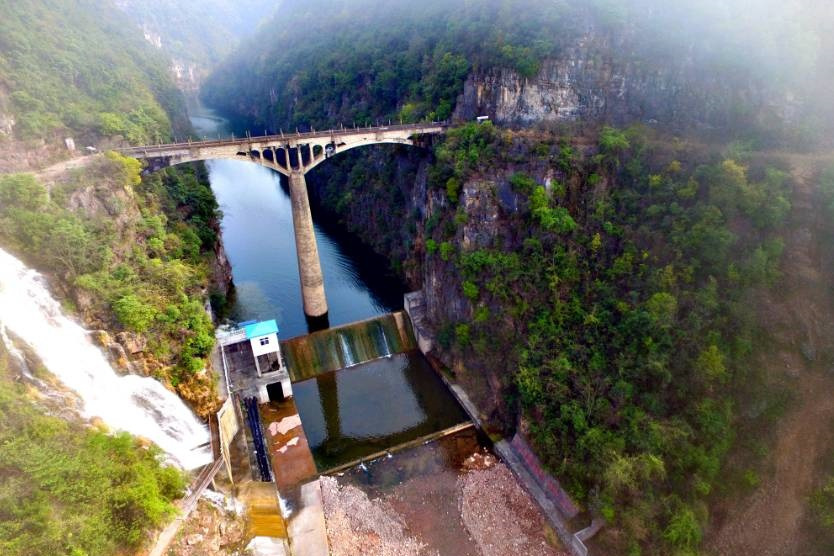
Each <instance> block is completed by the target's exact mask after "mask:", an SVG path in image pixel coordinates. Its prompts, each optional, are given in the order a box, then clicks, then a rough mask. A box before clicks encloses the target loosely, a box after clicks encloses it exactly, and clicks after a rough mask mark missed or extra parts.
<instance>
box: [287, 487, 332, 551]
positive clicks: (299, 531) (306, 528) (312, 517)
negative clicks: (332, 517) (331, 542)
mask: <svg viewBox="0 0 834 556" xmlns="http://www.w3.org/2000/svg"><path fill="white" fill-rule="evenodd" d="M289 536H290V548H291V549H292V554H293V556H327V555H328V554H329V553H330V550H329V546H328V543H327V524H326V523H325V520H324V502H323V500H322V496H321V484H320V483H319V480H318V479H315V480H312V481H310V482H308V483H304V484H303V485H301V486H300V487H298V491H297V497H296V508H295V511H294V512H293V514H292V515H291V516H290V518H289Z"/></svg>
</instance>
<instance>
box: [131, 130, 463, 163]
mask: <svg viewBox="0 0 834 556" xmlns="http://www.w3.org/2000/svg"><path fill="white" fill-rule="evenodd" d="M448 126H449V124H448V122H431V123H425V124H394V125H387V126H372V127H342V128H338V129H329V130H326V131H307V132H303V133H281V134H277V135H261V136H257V137H252V136H247V137H234V138H232V139H213V140H208V141H185V142H179V143H162V144H158V145H141V146H138V147H125V148H122V149H118V151H119V152H120V153H122V154H126V155H143V154H145V153H148V152H157V153H159V152H160V151H162V152H164V151H168V150H173V149H182V148H200V147H229V146H233V145H247V144H249V143H270V142H282V141H290V142H298V141H304V140H312V139H323V138H328V137H333V138H336V137H346V136H351V135H357V134H366V133H383V132H391V131H394V132H396V131H413V134H415V135H416V134H419V133H421V132H423V131H426V130H433V129H437V128H446V127H448Z"/></svg>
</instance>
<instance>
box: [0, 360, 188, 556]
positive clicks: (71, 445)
mask: <svg viewBox="0 0 834 556" xmlns="http://www.w3.org/2000/svg"><path fill="white" fill-rule="evenodd" d="M184 488H185V478H184V477H183V475H182V474H181V473H180V472H179V471H178V470H176V469H175V468H173V467H167V466H164V465H162V464H161V463H160V454H159V450H158V449H157V448H155V447H153V446H150V447H147V446H142V445H140V444H139V442H138V441H137V440H136V439H134V438H132V437H130V436H129V435H126V434H117V435H112V434H109V433H106V432H103V431H101V430H97V429H90V428H84V427H82V426H79V425H73V424H70V423H69V422H67V421H65V420H64V419H61V418H58V417H53V416H50V415H46V414H44V412H43V408H41V407H38V406H37V405H36V404H35V403H34V402H33V401H32V400H31V399H30V398H29V394H27V387H26V385H25V384H24V383H21V382H19V381H16V380H14V379H13V378H12V370H11V369H10V368H9V361H8V354H7V353H6V351H5V349H4V348H3V346H2V344H0V552H2V553H3V554H6V555H8V556H29V555H32V554H68V555H71V556H87V555H89V556H92V555H101V556H105V555H110V554H124V553H125V550H131V549H132V550H135V549H136V548H137V547H138V546H139V545H140V544H141V543H142V542H143V541H144V540H145V531H146V530H147V529H149V528H152V527H155V526H158V525H160V524H161V523H162V521H163V520H164V519H165V518H167V517H169V516H171V515H172V514H173V513H174V512H175V511H176V510H175V508H174V506H173V504H172V501H173V500H174V499H176V498H179V497H180V496H182V493H183V491H184Z"/></svg>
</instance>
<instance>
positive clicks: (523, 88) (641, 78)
mask: <svg viewBox="0 0 834 556" xmlns="http://www.w3.org/2000/svg"><path fill="white" fill-rule="evenodd" d="M614 42H616V44H614ZM632 49H633V45H631V44H630V43H629V40H628V38H627V37H619V38H618V39H617V40H616V41H613V40H612V39H610V38H609V37H608V36H606V34H605V33H603V32H600V31H588V32H586V33H584V34H582V35H580V36H579V37H578V38H576V39H575V41H572V42H570V43H569V44H566V45H565V47H564V48H563V49H562V53H561V55H559V56H558V57H552V58H549V59H546V60H544V62H543V63H542V64H541V67H540V69H539V71H538V73H537V74H536V75H535V76H533V77H529V78H527V77H524V76H522V75H520V74H519V73H518V72H516V71H514V70H511V69H506V68H503V69H501V68H498V69H490V70H488V71H484V72H474V73H472V74H470V75H469V77H468V78H467V80H466V82H465V84H464V91H463V94H462V95H461V96H460V97H459V100H458V103H457V107H456V110H455V117H456V118H457V119H463V120H471V119H473V118H475V117H476V116H481V115H485V116H490V117H491V118H492V119H493V120H495V121H496V122H498V123H500V124H505V125H523V126H528V125H532V124H537V123H541V122H554V123H564V122H579V121H581V122H583V123H588V122H605V123H611V124H617V125H622V124H628V123H632V122H635V121H641V122H644V123H649V124H658V125H661V126H663V127H664V128H666V129H670V128H671V129H686V128H693V127H694V128H718V129H728V128H734V129H738V128H739V126H749V125H767V124H770V125H773V124H774V123H776V124H781V123H787V122H789V121H790V120H791V119H792V118H793V117H795V113H796V112H797V110H798V109H799V105H798V100H797V97H794V95H792V94H790V93H785V92H781V93H776V92H774V91H772V90H771V89H772V88H771V87H769V86H768V83H766V82H759V81H758V80H756V79H754V78H752V77H751V76H749V75H747V74H745V75H742V76H739V78H738V79H732V78H728V75H727V72H726V71H724V72H711V71H708V68H705V64H704V63H703V62H702V61H698V60H694V59H693V58H681V59H669V60H666V63H663V62H662V61H660V62H659V61H658V60H657V59H652V63H650V64H649V63H647V62H646V58H645V57H641V56H639V55H637V54H634V55H631V56H629V55H628V53H630V52H632ZM742 107H744V108H743V109H742Z"/></svg>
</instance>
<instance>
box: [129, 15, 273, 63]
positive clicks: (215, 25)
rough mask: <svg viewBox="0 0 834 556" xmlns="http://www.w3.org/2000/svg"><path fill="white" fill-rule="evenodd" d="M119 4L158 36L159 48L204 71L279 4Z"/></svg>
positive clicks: (227, 52) (177, 59) (150, 32)
mask: <svg viewBox="0 0 834 556" xmlns="http://www.w3.org/2000/svg"><path fill="white" fill-rule="evenodd" d="M116 5H117V6H119V7H120V8H122V9H123V10H124V11H125V12H126V13H127V14H128V16H130V18H131V19H133V20H134V21H136V22H138V23H139V24H140V25H141V26H142V29H143V31H145V32H146V33H148V34H149V35H150V36H151V38H153V39H156V38H158V39H159V44H160V46H159V48H160V49H161V50H162V51H163V52H165V53H167V54H169V55H170V56H171V57H172V58H173V59H174V60H175V61H176V62H179V63H188V64H194V65H196V66H198V67H199V69H202V70H204V71H207V70H208V69H210V68H212V67H214V65H215V64H217V63H219V62H220V61H221V60H222V59H223V57H224V56H226V55H227V54H229V53H230V52H231V51H232V49H233V48H234V47H235V46H237V43H238V40H239V37H241V36H245V35H248V34H250V33H252V32H254V31H255V29H257V27H258V23H259V22H260V21H261V20H262V19H264V18H266V17H268V16H269V15H270V14H271V13H272V11H273V10H275V7H276V3H275V2H272V1H270V0H238V1H236V2H230V1H228V0H206V1H204V2H200V3H194V2H189V1H186V0H117V1H116ZM197 77H199V75H198V76H197Z"/></svg>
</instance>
